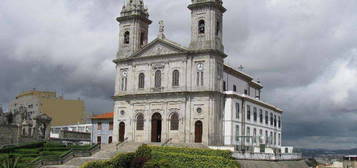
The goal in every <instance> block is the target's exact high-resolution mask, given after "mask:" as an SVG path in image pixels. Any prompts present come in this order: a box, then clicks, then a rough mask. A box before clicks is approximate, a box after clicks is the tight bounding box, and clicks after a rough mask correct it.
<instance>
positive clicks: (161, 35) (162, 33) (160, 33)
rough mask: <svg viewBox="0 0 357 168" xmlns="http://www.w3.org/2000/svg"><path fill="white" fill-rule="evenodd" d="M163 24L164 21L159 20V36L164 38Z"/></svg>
mask: <svg viewBox="0 0 357 168" xmlns="http://www.w3.org/2000/svg"><path fill="white" fill-rule="evenodd" d="M164 32H165V25H164V21H163V20H160V21H159V38H161V39H163V38H165V34H164Z"/></svg>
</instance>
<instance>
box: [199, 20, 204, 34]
mask: <svg viewBox="0 0 357 168" xmlns="http://www.w3.org/2000/svg"><path fill="white" fill-rule="evenodd" d="M198 32H199V34H204V33H205V21H204V20H200V21H199V22H198Z"/></svg>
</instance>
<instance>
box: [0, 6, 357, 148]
mask: <svg viewBox="0 0 357 168" xmlns="http://www.w3.org/2000/svg"><path fill="white" fill-rule="evenodd" d="M145 3H146V5H147V6H148V7H149V12H150V18H151V19H152V20H153V24H152V25H151V26H150V35H149V37H150V39H151V40H152V39H154V38H155V37H156V36H157V32H158V21H159V20H164V21H165V24H166V28H165V29H166V30H165V31H166V36H167V37H168V38H169V39H170V40H173V41H177V42H179V43H182V44H184V45H186V46H187V45H188V44H189V41H190V24H191V21H190V12H189V10H188V9H187V8H186V7H187V5H188V4H189V3H190V1H189V0H186V1H177V0H170V1H169V0H146V1H145ZM122 4H123V0H107V1H99V0H77V1H73V0H60V1H53V0H37V1H36V2H33V1H29V0H19V1H13V0H4V1H2V4H1V5H0V20H1V22H0V57H1V61H0V103H2V104H7V103H8V102H9V101H10V100H11V99H12V98H13V97H14V96H15V95H16V94H17V93H19V92H21V91H23V90H27V89H31V88H38V89H45V90H56V91H58V92H59V93H61V92H62V91H63V92H64V94H65V97H70V98H77V97H81V98H82V99H84V100H85V101H86V105H87V111H89V112H95V113H97V112H107V111H111V110H112V101H111V100H110V96H112V94H113V92H114V91H113V90H114V64H113V63H112V62H111V60H112V59H113V58H114V57H115V53H116V50H117V39H118V37H117V36H118V25H117V23H116V21H115V17H116V16H118V15H119V13H120V10H121V7H122ZM224 5H225V7H226V8H227V9H228V11H227V12H226V13H225V18H224V23H225V24H224V44H225V50H226V52H227V54H229V58H228V59H227V60H226V62H227V63H228V64H231V65H232V66H234V67H238V66H239V65H243V66H244V67H245V71H246V72H247V73H250V74H253V75H254V76H255V77H257V78H259V79H260V80H262V81H263V84H264V85H265V88H264V92H263V94H264V96H263V97H264V100H265V101H267V102H270V103H273V104H276V105H277V106H279V107H281V108H283V109H284V110H285V114H284V138H285V140H286V141H285V143H286V144H289V145H295V146H298V147H327V148H346V147H357V144H356V143H355V142H357V137H356V135H357V128H356V126H355V124H354V123H355V121H357V105H356V101H357V89H356V88H357V87H355V86H356V85H357V79H356V76H357V61H356V59H357V46H356V44H357V36H356V34H357V29H356V27H357V22H356V20H357V1H355V0H299V1H294V0H224ZM341 142H342V143H341ZM337 143H338V144H339V145H336V144H337Z"/></svg>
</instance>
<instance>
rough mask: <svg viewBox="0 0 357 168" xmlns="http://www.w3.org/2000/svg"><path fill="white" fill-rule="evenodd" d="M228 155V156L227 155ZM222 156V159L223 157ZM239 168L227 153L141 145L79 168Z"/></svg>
mask: <svg viewBox="0 0 357 168" xmlns="http://www.w3.org/2000/svg"><path fill="white" fill-rule="evenodd" d="M228 154H229V155H228ZM223 156H224V157H223ZM228 156H229V157H228ZM134 167H135V168H171V167H172V168H239V167H240V166H239V163H238V162H237V161H235V160H234V159H232V157H231V155H230V152H229V151H218V150H210V149H192V148H176V147H148V146H146V145H143V146H141V147H139V149H138V150H137V151H136V152H135V153H127V154H118V155H117V156H115V157H114V158H113V159H111V160H109V161H95V162H90V163H86V164H84V165H82V166H81V168H134Z"/></svg>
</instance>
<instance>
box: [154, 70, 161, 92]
mask: <svg viewBox="0 0 357 168" xmlns="http://www.w3.org/2000/svg"><path fill="white" fill-rule="evenodd" d="M160 87H161V71H160V70H157V71H156V72H155V88H160Z"/></svg>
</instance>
